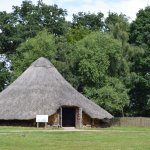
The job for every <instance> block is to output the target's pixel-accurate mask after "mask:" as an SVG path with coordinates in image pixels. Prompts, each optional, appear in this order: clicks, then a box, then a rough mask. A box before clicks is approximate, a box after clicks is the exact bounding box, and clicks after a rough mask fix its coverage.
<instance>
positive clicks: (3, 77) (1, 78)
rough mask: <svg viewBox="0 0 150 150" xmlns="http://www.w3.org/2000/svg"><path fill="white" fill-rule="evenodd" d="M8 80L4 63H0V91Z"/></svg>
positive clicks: (8, 75) (8, 74)
mask: <svg viewBox="0 0 150 150" xmlns="http://www.w3.org/2000/svg"><path fill="white" fill-rule="evenodd" d="M9 80H10V72H9V70H8V69H7V68H6V62H5V61H3V62H0V91H2V90H3V89H4V88H5V87H6V86H7V85H8V84H9Z"/></svg>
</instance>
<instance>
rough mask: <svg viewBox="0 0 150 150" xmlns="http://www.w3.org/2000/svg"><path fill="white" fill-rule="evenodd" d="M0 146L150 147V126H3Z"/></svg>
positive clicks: (29, 149) (31, 149)
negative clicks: (72, 128)
mask: <svg viewBox="0 0 150 150" xmlns="http://www.w3.org/2000/svg"><path fill="white" fill-rule="evenodd" d="M43 131H46V132H43ZM0 150H150V128H132V127H113V128H107V129H98V130H97V131H90V130H88V131H85V130H81V131H78V132H76V131H74V132H64V131H61V130H60V131H58V132H51V130H49V129H48V130H45V129H40V130H39V129H38V130H37V129H36V128H22V127H19V128H18V127H0Z"/></svg>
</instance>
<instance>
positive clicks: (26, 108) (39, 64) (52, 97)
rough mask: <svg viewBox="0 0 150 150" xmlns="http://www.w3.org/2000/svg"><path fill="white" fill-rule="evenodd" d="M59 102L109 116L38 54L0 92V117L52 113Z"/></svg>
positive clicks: (25, 116) (95, 116)
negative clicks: (38, 56)
mask: <svg viewBox="0 0 150 150" xmlns="http://www.w3.org/2000/svg"><path fill="white" fill-rule="evenodd" d="M61 106H77V107H81V108H82V109H83V111H84V112H85V113H86V114H88V115H89V116H90V117H91V118H98V119H103V118H112V117H113V116H112V115H111V114H109V113H108V112H107V111H105V110H104V109H102V108H101V107H99V106H98V105H96V104H95V103H93V102H92V101H91V100H88V99H87V98H86V97H84V96H83V95H82V94H80V93H79V92H78V91H76V90H75V89H74V88H73V87H72V86H71V85H70V84H69V83H68V82H67V81H66V80H65V79H64V78H63V77H62V76H61V74H60V73H59V72H58V71H57V69H56V68H55V67H54V66H53V65H52V64H51V63H50V62H49V60H47V59H45V58H43V57H41V58H39V59H38V60H36V61H35V62H33V63H32V64H31V66H30V67H29V68H28V69H27V70H26V71H25V72H24V73H23V74H22V75H21V76H20V77H18V78H17V79H16V80H15V81H14V82H13V83H12V84H11V85H10V86H8V87H7V88H6V89H5V90H4V91H2V92H1V93H0V119H5V120H9V119H10V120H12V119H21V120H24V119H33V118H35V116H36V115H37V114H38V115H39V114H47V115H49V116H50V115H52V114H54V113H55V112H56V111H57V109H59V108H60V107H61Z"/></svg>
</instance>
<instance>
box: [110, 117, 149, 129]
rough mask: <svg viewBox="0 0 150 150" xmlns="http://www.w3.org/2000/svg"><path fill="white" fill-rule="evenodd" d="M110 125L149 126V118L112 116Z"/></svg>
mask: <svg viewBox="0 0 150 150" xmlns="http://www.w3.org/2000/svg"><path fill="white" fill-rule="evenodd" d="M111 126H134V127H150V118H146V117H122V118H113V119H112V120H111Z"/></svg>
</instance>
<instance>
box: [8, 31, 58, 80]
mask: <svg viewBox="0 0 150 150" xmlns="http://www.w3.org/2000/svg"><path fill="white" fill-rule="evenodd" d="M55 53H56V47H55V41H54V37H53V35H50V34H48V32H47V31H46V30H44V31H41V32H39V33H38V35H37V36H36V37H35V38H29V39H27V40H26V42H24V43H22V44H21V45H20V46H19V47H18V48H17V50H16V54H15V55H12V57H11V60H12V64H13V65H12V67H13V73H14V77H13V79H15V78H16V77H18V76H19V75H20V74H21V73H22V72H23V71H25V70H26V68H27V67H28V66H29V65H30V64H31V63H32V62H33V61H34V60H36V59H38V58H39V57H46V58H48V59H49V60H51V61H53V58H54V57H55Z"/></svg>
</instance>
